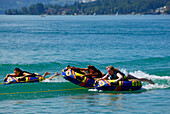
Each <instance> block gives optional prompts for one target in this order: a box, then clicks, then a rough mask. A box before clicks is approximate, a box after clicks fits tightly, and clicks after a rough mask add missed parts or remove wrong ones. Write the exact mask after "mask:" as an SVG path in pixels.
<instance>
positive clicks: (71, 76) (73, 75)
mask: <svg viewBox="0 0 170 114" xmlns="http://www.w3.org/2000/svg"><path fill="white" fill-rule="evenodd" d="M84 74H86V72H85V71H78V70H75V71H74V70H72V69H63V70H62V75H63V76H64V78H65V79H66V80H68V81H70V82H72V83H74V84H76V85H79V86H82V87H85V88H95V89H98V90H106V91H136V90H139V89H141V87H142V83H141V82H140V81H139V80H136V79H131V80H128V81H119V82H118V83H116V84H115V83H114V81H115V80H100V81H98V82H97V81H95V79H94V78H88V77H86V76H83V75H84ZM81 76H83V77H81Z"/></svg>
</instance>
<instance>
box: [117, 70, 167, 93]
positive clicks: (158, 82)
mask: <svg viewBox="0 0 170 114" xmlns="http://www.w3.org/2000/svg"><path fill="white" fill-rule="evenodd" d="M120 70H121V71H122V72H123V73H125V74H128V72H127V70H126V69H120ZM129 74H131V75H133V76H135V77H137V78H147V79H151V80H152V81H153V82H154V83H155V84H154V85H153V84H149V83H145V82H143V86H142V88H144V89H147V90H150V89H165V88H169V87H170V77H169V76H156V75H150V74H147V73H145V72H142V71H140V70H138V71H134V72H129Z"/></svg>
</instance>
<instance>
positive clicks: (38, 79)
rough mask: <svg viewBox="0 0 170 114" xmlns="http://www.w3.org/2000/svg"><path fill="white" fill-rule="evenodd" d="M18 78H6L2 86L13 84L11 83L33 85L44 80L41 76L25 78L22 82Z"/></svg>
mask: <svg viewBox="0 0 170 114" xmlns="http://www.w3.org/2000/svg"><path fill="white" fill-rule="evenodd" d="M21 77H22V76H20V77H8V78H7V80H6V81H4V82H3V84H4V85H6V84H13V83H33V82H41V81H42V80H45V78H43V77H42V76H39V75H37V76H35V77H25V79H24V80H22V81H20V80H19V79H20V78H21Z"/></svg>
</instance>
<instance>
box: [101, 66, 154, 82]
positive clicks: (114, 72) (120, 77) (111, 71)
mask: <svg viewBox="0 0 170 114" xmlns="http://www.w3.org/2000/svg"><path fill="white" fill-rule="evenodd" d="M106 69H107V72H108V73H107V74H106V75H105V76H104V77H103V78H100V79H99V80H101V79H110V80H112V79H116V80H115V82H114V83H117V82H118V81H125V80H127V79H138V80H139V81H146V82H149V83H150V84H155V83H154V82H153V81H152V80H151V79H149V80H148V79H146V78H136V77H134V76H132V75H130V74H128V76H125V74H124V73H122V72H120V71H119V70H118V69H117V68H114V67H113V66H109V67H106Z"/></svg>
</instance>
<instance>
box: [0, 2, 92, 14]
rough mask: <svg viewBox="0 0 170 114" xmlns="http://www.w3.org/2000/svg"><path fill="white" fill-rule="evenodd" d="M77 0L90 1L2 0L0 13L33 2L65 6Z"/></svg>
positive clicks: (27, 5) (26, 5)
mask: <svg viewBox="0 0 170 114" xmlns="http://www.w3.org/2000/svg"><path fill="white" fill-rule="evenodd" d="M75 1H90V0H0V14H3V13H4V12H5V10H7V9H20V8H21V7H29V6H30V5H31V4H36V3H43V4H58V5H61V6H64V5H65V4H66V3H67V4H73V3H74V2H75Z"/></svg>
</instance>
